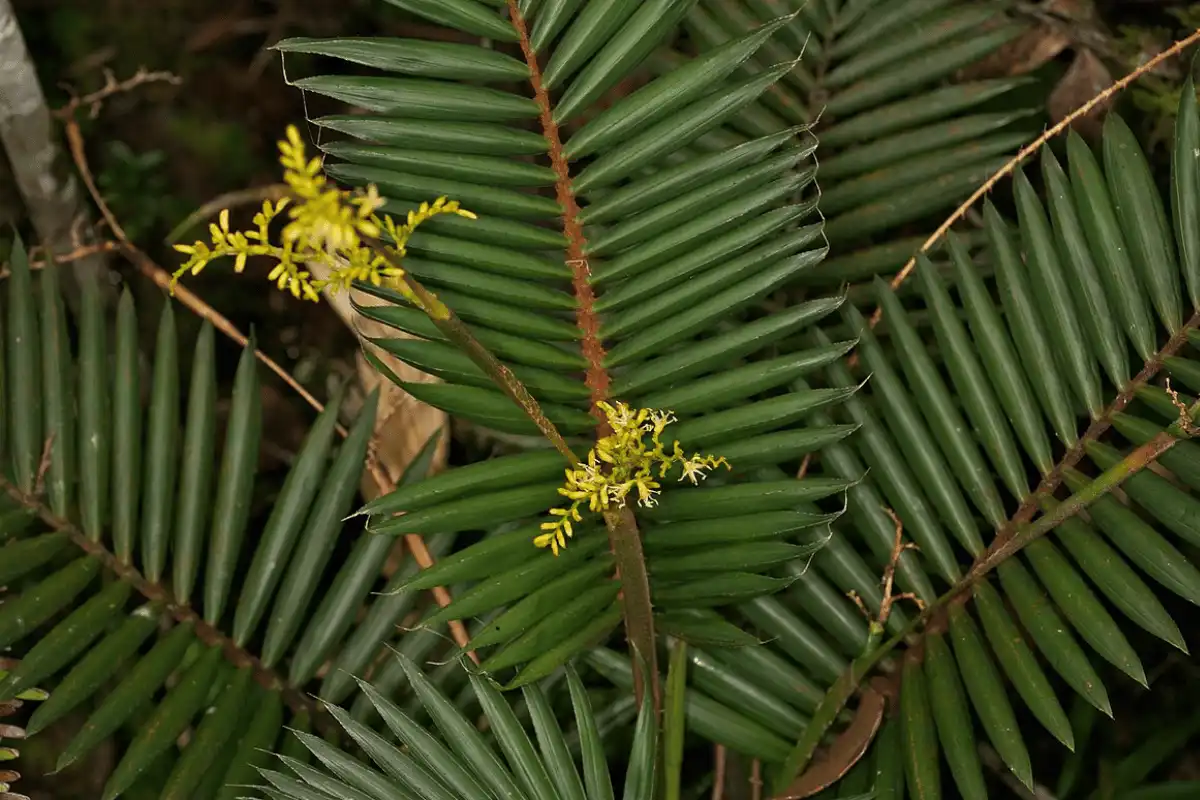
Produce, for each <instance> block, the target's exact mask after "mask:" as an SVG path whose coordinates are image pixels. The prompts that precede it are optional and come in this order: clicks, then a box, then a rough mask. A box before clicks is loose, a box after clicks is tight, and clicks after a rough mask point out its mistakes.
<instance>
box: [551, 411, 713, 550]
mask: <svg viewBox="0 0 1200 800" xmlns="http://www.w3.org/2000/svg"><path fill="white" fill-rule="evenodd" d="M597 405H598V406H599V408H600V410H601V411H602V412H604V416H605V417H606V418H607V419H608V424H609V427H611V428H612V433H611V434H609V435H608V436H604V437H602V438H601V439H600V441H598V442H596V446H595V447H593V448H592V450H591V451H590V452H589V453H588V456H587V460H586V461H582V462H580V463H579V464H578V465H576V466H574V467H572V468H570V469H568V470H567V482H566V485H565V486H562V487H561V488H559V490H558V493H559V494H561V495H563V496H564V497H566V498H568V499H569V500H571V501H572V502H571V505H569V506H567V507H566V508H552V509H550V515H551V516H553V517H554V519H553V520H552V521H550V522H545V523H542V526H541V528H542V530H543V531H545V533H542V534H541V535H539V536H537V537H536V538H535V539H534V540H533V543H534V544H536V545H537V546H538V547H549V548H550V549H551V550H552V551H553V552H554V555H558V551H559V550H560V549H562V548H564V547H566V546H567V537H569V536H572V535H573V533H574V530H573V528H572V523H575V522H582V521H583V515H582V513H581V509H582V507H583V506H585V505H586V506H587V509H588V510H589V511H591V512H592V513H600V512H603V511H607V510H609V509H610V508H624V507H625V503H626V500H627V499H628V498H629V497H630V496H634V497H636V498H637V504H638V505H640V506H647V507H648V506H653V505H654V504H655V502H656V501H655V496H656V495H658V493H659V491H660V489H661V484H660V483H659V482H658V480H657V478H665V477H666V475H667V472H669V471H670V469H671V467H672V465H674V464H679V466H680V468H681V469H682V470H683V474H682V475H680V476H679V480H681V481H682V480H684V479H687V480H690V481H691V482H692V483H693V484H695V483H698V482H699V481H701V480H703V479H704V478H705V477H706V474H705V473H706V471H707V470H711V469H716V468H717V467H720V466H723V467H725V468H726V469H729V462H728V461H726V460H725V458H724V457H717V456H712V455H707V456H703V455H700V454H699V453H693V454H692V456H691V458H688V457H686V456H684V454H683V448H682V447H681V446H680V444H679V442H674V443H673V445H672V447H671V452H669V453H668V452H667V449H666V446H665V445H664V444H663V442H662V439H661V437H662V433H663V430H664V429H665V428H666V427H667V426H668V425H670V424H671V423H672V422H674V421H675V415H674V414H672V413H671V412H670V411H655V410H653V409H649V408H641V409H638V410H637V411H634V410H633V409H631V408H630V407H629V406H628V405H626V404H625V403H621V402H618V403H616V405H610V404H608V403H605V402H600V403H598V404H597ZM647 435H649V441H647V439H646V437H647ZM656 468H657V470H658V475H657V476H655V475H654V470H655V469H656Z"/></svg>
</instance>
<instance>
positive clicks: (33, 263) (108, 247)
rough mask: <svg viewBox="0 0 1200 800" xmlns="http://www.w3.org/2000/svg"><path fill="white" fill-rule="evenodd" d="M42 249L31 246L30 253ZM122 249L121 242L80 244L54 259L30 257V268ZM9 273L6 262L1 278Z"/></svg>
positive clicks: (77, 259)
mask: <svg viewBox="0 0 1200 800" xmlns="http://www.w3.org/2000/svg"><path fill="white" fill-rule="evenodd" d="M41 249H43V248H41V247H31V248H30V253H31V254H32V253H34V252H37V251H39V250H41ZM120 249H121V243H120V242H96V243H94V244H85V245H79V246H78V247H76V248H75V249H74V250H72V251H71V252H69V253H63V254H62V255H60V256H54V257H53V258H52V259H47V258H37V259H30V261H29V268H30V269H41V268H42V267H44V266H46V265H47V264H48V263H50V261H51V260H53V261H54V263H55V264H70V263H71V262H72V261H79V260H80V259H84V258H87V257H88V256H94V255H97V254H99V253H113V252H116V251H118V250H120ZM9 274H10V273H9V269H8V265H7V264H6V265H5V266H4V268H3V269H2V270H0V278H7V277H8V276H9Z"/></svg>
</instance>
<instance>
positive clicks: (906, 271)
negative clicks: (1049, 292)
mask: <svg viewBox="0 0 1200 800" xmlns="http://www.w3.org/2000/svg"><path fill="white" fill-rule="evenodd" d="M1198 41H1200V30H1196V31H1195V32H1193V33H1192V34H1191V35H1189V36H1187V37H1186V38H1184V39H1180V40H1179V41H1178V42H1175V44H1173V45H1171V46H1170V47H1168V48H1167V49H1166V50H1164V51H1162V52H1161V53H1159V54H1158V55H1156V56H1154V58H1151V59H1149V60H1148V61H1146V62H1145V63H1144V64H1141V65H1139V66H1138V67H1137V69H1135V70H1133V71H1132V72H1130V73H1129V74H1128V75H1125V76H1124V77H1122V78H1120V79H1119V80H1117V81H1116V82H1115V83H1113V84H1112V85H1111V86H1109V87H1108V88H1107V89H1105V90H1104V91H1102V92H1100V93H1099V94H1098V95H1096V96H1095V97H1093V98H1091V99H1090V100H1088V101H1087V102H1086V103H1084V104H1083V105H1081V106H1079V108H1077V109H1075V110H1074V111H1072V112H1071V113H1070V114H1068V115H1067V116H1066V117H1064V118H1063V119H1062V120H1060V121H1059V122H1058V123H1056V124H1055V125H1053V126H1051V127H1050V128H1049V129H1047V130H1046V131H1045V132H1044V133H1042V135H1041V136H1039V137H1038V138H1037V139H1034V140H1033V141H1032V142H1031V143H1029V144H1028V145H1026V146H1025V147H1023V148H1021V150H1020V152H1018V153H1017V154H1016V155H1015V156H1013V157H1012V159H1011V160H1010V161H1009V162H1008V163H1007V164H1005V165H1004V166H1002V167H1001V168H1000V169H998V170H996V172H995V174H993V175H992V176H991V177H990V178H988V179H987V180H986V181H984V183H983V185H982V186H980V187H979V188H978V189H976V190H975V192H974V193H973V194H972V195H971V196H970V197H968V198H967V199H966V200H965V201H963V204H962V205H960V206H959V207H958V208H956V209H955V210H954V213H952V214H951V215H950V216H949V217H947V218H946V220H945V221H944V222H943V223H942V224H941V225H939V226H938V228H937V230H935V231H934V232H933V233H931V234H930V235H929V238H927V239H926V240H925V242H924V243H923V244H922V245H921V249H919V250H918V251H917V252H916V253H914V254H913V256H912V258H910V259H909V260H908V263H906V264H905V265H904V268H903V269H901V270H900V271H899V272H897V273H896V275H895V277H893V278H892V282H891V287H892V289H896V288H898V287H899V286H900V284H902V283H904V281H905V280H906V279H907V278H908V276H909V275H910V274H911V273H912V271H913V269H914V268H915V267H916V264H917V256H918V255H920V254H921V253H924V252H926V251H927V250H929V248H930V247H933V245H935V244H936V243H937V242H938V241H939V240H940V239H941V238H942V237H943V236H945V235H946V232H947V231H948V230H950V227H951V226H952V225H953V224H954V223H955V222H958V220H960V219H962V218H963V216H964V215H965V214H966V213H967V211H968V210H969V209H970V208H971V207H972V206H974V205H975V203H977V202H978V201H979V199H980V198H981V197H983V196H984V195H985V194H987V193H988V192H990V191H991V190H992V187H994V186H995V185H996V184H997V183H998V182H999V181H1000V180H1001V179H1003V178H1004V177H1005V176H1007V175H1009V174H1010V173H1012V171H1013V170H1014V169H1016V168H1017V167H1018V166H1019V165H1020V164H1021V162H1023V161H1024V160H1025V159H1027V158H1029V156H1031V155H1033V154H1034V153H1036V152H1037V151H1038V150H1039V149H1041V147H1042V145H1044V144H1045V143H1046V142H1048V141H1050V140H1051V139H1053V138H1054V137H1055V136H1058V135H1059V134H1060V133H1062V132H1063V131H1065V130H1066V129H1067V127H1068V126H1069V125H1070V124H1071V123H1072V122H1074V121H1075V120H1076V119H1078V118H1080V117H1082V116H1084V115H1086V114H1087V113H1088V112H1090V111H1091V110H1092V109H1093V108H1095V107H1096V106H1098V105H1100V104H1101V103H1103V102H1105V101H1106V100H1108V99H1109V98H1110V97H1112V96H1113V95H1114V94H1116V93H1117V92H1119V91H1121V90H1122V89H1124V88H1125V87H1126V86H1128V85H1129V84H1131V83H1133V82H1134V81H1135V80H1137V79H1138V78H1139V77H1141V76H1142V75H1144V74H1146V73H1147V72H1150V71H1151V70H1152V69H1154V68H1155V67H1157V66H1158V65H1159V64H1161V63H1162V62H1163V61H1166V60H1167V59H1168V58H1171V57H1173V56H1176V55H1178V54H1179V53H1180V52H1182V51H1183V50H1185V49H1186V48H1188V47H1190V46H1191V45H1193V44H1195V43H1196V42H1198ZM882 318H883V307H882V306H877V307H876V308H875V313H873V314H872V315H871V327H872V328H874V327H875V326H876V325H877V324H878V323H879V320H881V319H882Z"/></svg>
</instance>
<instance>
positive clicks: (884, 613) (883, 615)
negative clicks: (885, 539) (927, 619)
mask: <svg viewBox="0 0 1200 800" xmlns="http://www.w3.org/2000/svg"><path fill="white" fill-rule="evenodd" d="M883 510H884V512H885V513H887V515H888V516H889V517H891V518H892V522H893V523H894V524H895V526H896V538H895V539H894V540H893V541H892V553H891V555H890V556H889V557H888V563H887V566H885V567H884V568H883V581H882V585H883V599H882V600H881V601H880V603H879V619H877V620H876V622H878V623H879V625H880V626H881V627H882V626H885V625H887V621H888V617H890V616H891V615H892V605H893V604H894V603H895V602H896V601H897V600H911V601H912V602H913V603H915V604H916V606H917V608H918V609H920V610H922V611H924V610H925V603H924V602H922V601H921V598H919V597H917V596H916V595H915V594H913V593H912V592H900V593H899V594H893V593H892V589H893V583H894V581H895V579H896V565H897V564H898V563H900V556H901V555H903V554H904V551H905V550H916V549H917V544H916V542H905V541H904V523H903V522H901V521H900V517H898V516H897V515H896V512H895V511H893V510H892V509H890V508H887V507H886V506H885V507H884V509H883Z"/></svg>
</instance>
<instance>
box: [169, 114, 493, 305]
mask: <svg viewBox="0 0 1200 800" xmlns="http://www.w3.org/2000/svg"><path fill="white" fill-rule="evenodd" d="M279 154H280V156H279V163H280V164H281V165H283V179H284V182H285V183H286V184H287V185H288V188H289V189H290V190H291V196H290V197H285V198H284V199H282V200H279V201H278V202H275V203H272V202H270V201H269V200H264V201H263V205H262V209H261V210H260V211H259V212H258V213H257V214H256V215H255V216H254V220H253V224H254V228H253V229H252V230H247V231H231V230H230V229H229V210H228V209H226V210H224V211H222V212H221V213H220V215H219V217H218V221H217V222H216V223H213V224H210V225H209V237H210V240H211V241H210V242H203V241H197V242H195V243H193V244H180V245H175V249H176V250H178V251H179V252H181V253H184V254H185V255H187V256H188V260H187V262H185V263H184V264H183V265H182V266H181V267H180V268H179V269H177V270H176V271H175V274H174V276H173V277H172V279H171V287H172V289H173V288H174V286H175V283H176V282H178V280H179V279H180V278H181V277H183V276H184V275H185V274H187V273H189V272H190V273H191V274H192V275H197V274H199V273H200V271H201V270H203V269H204V268H205V267H206V266H208V264H209V263H210V262H212V261H214V260H216V259H218V258H233V259H234V262H233V270H234V272H239V273H240V272H242V270H244V269H245V267H246V260H247V259H248V258H250V257H251V256H267V257H269V258H272V259H274V260H275V262H276V264H275V268H274V269H273V270H271V273H270V275H268V278H269V279H270V280H272V281H274V282H275V284H276V285H277V286H278V287H279V288H280V289H286V290H288V291H290V292H291V293H292V294H293V295H295V296H296V297H303V298H305V299H307V300H312V301H314V302H316V301H317V300H320V297H321V295H320V292H321V290H322V289H324V288H326V287H328V288H329V290H330V292H331V293H334V294H336V293H337V291H338V290H340V289H349V288H350V286H351V284H353V283H354V281H364V282H370V283H372V284H374V285H375V286H379V285H381V284H383V283H385V282H386V283H387V284H388V285H389V286H391V287H393V288H396V289H398V290H399V291H400V292H401V293H402V294H404V295H405V297H407V298H408V299H409V300H412V301H415V300H416V298H415V297H411V296H410V295H411V294H412V290H411V289H410V288H409V287H408V285H407V284H406V283H405V282H404V281H403V280H401V279H402V278H403V277H404V270H403V269H402V268H401V267H400V266H399V264H400V262H401V261H402V260H403V258H404V256H405V255H406V254H407V252H408V251H407V245H408V241H409V239H410V238H411V237H412V234H413V231H415V230H416V229H417V226H419V225H420V224H421V223H423V222H425V221H426V220H428V219H430V218H431V217H436V216H438V215H440V214H456V215H458V216H460V217H466V218H468V219H475V215H474V214H473V213H471V212H470V211H467V210H466V209H464V208H462V207H460V206H459V204H458V201H456V200H447V199H446V198H445V197H439V198H438V199H437V200H435V201H434V202H433V203H432V204H430V203H422V204H421V206H420V208H418V209H417V210H416V211H410V212H408V218H407V220H405V222H404V223H403V224H397V223H396V222H395V220H393V219H392V218H391V217H390V216H387V215H386V214H385V215H380V214H378V213H377V212H378V211H379V209H380V208H382V207H383V205H384V203H385V202H386V200H385V199H384V198H383V197H380V195H379V191H378V190H377V189H376V188H375V186H374V185H370V186H368V187H367V188H366V189H363V190H354V191H349V190H344V189H339V188H337V187H336V186H334V185H332V184H331V183H330V182H329V180H328V178H326V177H325V175H324V173H323V172H322V170H321V159H320V157H313V158H311V159H309V158H308V156H307V155H306V154H305V149H304V142H303V140H302V139H301V138H300V131H299V130H297V128H296V126H295V125H289V126H288V129H287V139H286V140H285V141H281V142H279ZM285 209H286V210H287V218H288V220H289V221H288V223H287V224H286V225H285V226H284V227H283V230H282V231H281V233H280V236H279V243H278V244H276V243H274V242H272V241H271V238H270V233H269V228H270V226H271V223H272V222H273V221H275V219H276V218H277V217H278V216H279V215H280V214H281V213H282V212H283V211H284V210H285ZM377 239H380V240H384V241H383V244H382V246H381V247H378V248H376V247H372V246H371V244H370V242H371V241H373V240H377ZM313 263H317V264H322V265H324V266H325V267H326V268H327V269H328V272H329V277H327V278H322V279H313V278H312V277H311V273H310V272H309V271H308V270H307V269H306V268H305V267H306V265H308V264H313ZM418 305H420V303H418Z"/></svg>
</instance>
